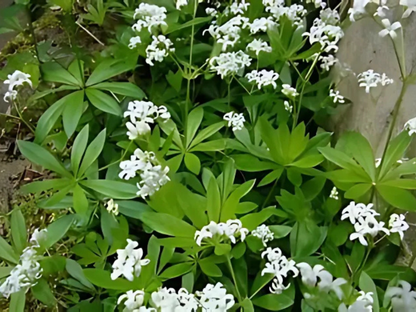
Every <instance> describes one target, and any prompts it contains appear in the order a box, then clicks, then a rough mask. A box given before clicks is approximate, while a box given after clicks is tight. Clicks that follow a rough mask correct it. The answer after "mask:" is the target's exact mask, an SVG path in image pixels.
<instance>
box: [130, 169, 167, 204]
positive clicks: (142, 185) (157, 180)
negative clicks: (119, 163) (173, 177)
mask: <svg viewBox="0 0 416 312" xmlns="http://www.w3.org/2000/svg"><path fill="white" fill-rule="evenodd" d="M168 173H169V167H168V166H165V167H164V168H162V166H161V165H156V166H152V167H150V168H148V169H146V170H144V171H143V172H142V173H141V174H140V177H141V178H142V181H140V182H139V183H137V188H138V189H139V190H138V191H137V195H138V196H141V197H142V198H146V197H147V196H152V195H153V194H154V193H156V192H157V191H158V190H159V189H160V188H161V187H162V186H163V185H165V184H166V183H168V182H169V181H170V178H169V177H168Z"/></svg>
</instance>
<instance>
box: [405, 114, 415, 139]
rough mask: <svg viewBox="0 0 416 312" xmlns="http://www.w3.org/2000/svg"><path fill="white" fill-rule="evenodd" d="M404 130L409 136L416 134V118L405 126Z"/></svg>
mask: <svg viewBox="0 0 416 312" xmlns="http://www.w3.org/2000/svg"><path fill="white" fill-rule="evenodd" d="M404 130H406V131H407V132H408V133H409V135H412V134H414V133H416V118H412V119H410V120H408V121H406V123H405V124H404Z"/></svg>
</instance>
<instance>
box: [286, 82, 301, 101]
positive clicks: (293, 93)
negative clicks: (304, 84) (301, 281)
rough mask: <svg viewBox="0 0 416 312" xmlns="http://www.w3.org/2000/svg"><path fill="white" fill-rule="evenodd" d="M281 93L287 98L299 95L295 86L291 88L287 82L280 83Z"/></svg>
mask: <svg viewBox="0 0 416 312" xmlns="http://www.w3.org/2000/svg"><path fill="white" fill-rule="evenodd" d="M282 93H283V94H284V95H286V96H287V97H288V98H295V97H297V96H298V95H299V93H298V92H297V91H296V89H295V88H292V87H291V86H290V85H288V84H283V85H282Z"/></svg>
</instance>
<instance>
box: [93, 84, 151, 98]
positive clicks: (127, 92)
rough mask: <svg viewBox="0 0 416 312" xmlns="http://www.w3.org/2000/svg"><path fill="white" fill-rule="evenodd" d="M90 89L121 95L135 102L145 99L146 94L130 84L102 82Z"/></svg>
mask: <svg viewBox="0 0 416 312" xmlns="http://www.w3.org/2000/svg"><path fill="white" fill-rule="evenodd" d="M91 88H95V89H100V90H104V91H109V92H113V93H115V94H121V95H124V96H128V97H131V98H134V99H136V100H142V99H143V98H145V97H146V94H145V93H144V92H143V90H142V89H140V88H139V87H138V86H136V85H135V84H132V83H130V82H102V83H99V84H96V85H94V86H92V87H91Z"/></svg>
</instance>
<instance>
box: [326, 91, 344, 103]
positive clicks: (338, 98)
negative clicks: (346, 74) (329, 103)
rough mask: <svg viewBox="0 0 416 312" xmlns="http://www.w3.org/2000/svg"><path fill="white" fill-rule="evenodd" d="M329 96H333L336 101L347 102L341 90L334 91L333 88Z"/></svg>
mask: <svg viewBox="0 0 416 312" xmlns="http://www.w3.org/2000/svg"><path fill="white" fill-rule="evenodd" d="M329 97H331V98H332V100H333V102H334V103H340V104H343V103H345V99H344V97H343V96H342V95H341V94H339V91H334V90H333V89H331V90H329Z"/></svg>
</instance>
